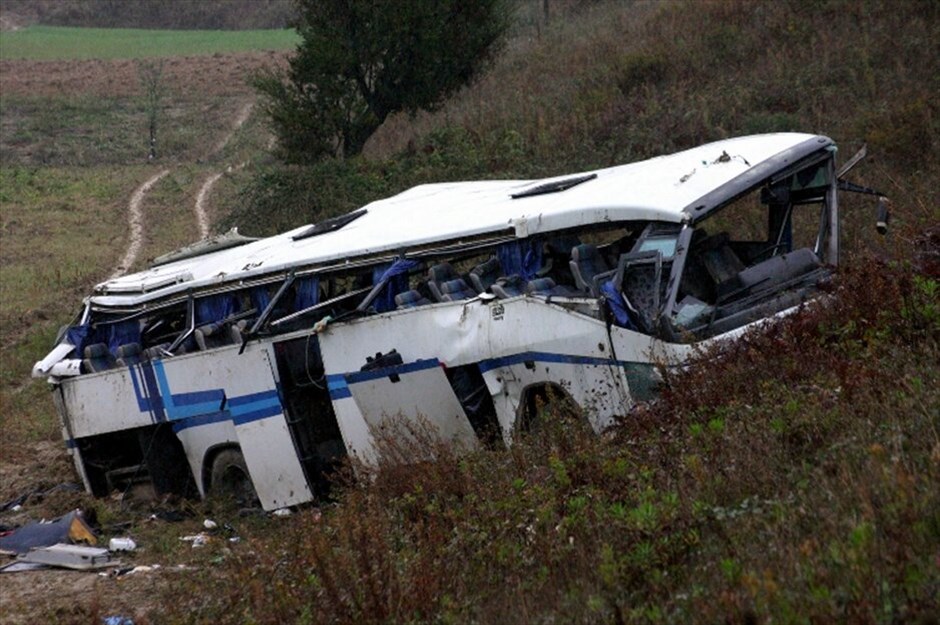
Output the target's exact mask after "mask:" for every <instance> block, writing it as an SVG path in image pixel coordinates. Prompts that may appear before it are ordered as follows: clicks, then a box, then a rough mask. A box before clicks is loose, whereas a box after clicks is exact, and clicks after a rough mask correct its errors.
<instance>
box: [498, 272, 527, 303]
mask: <svg viewBox="0 0 940 625" xmlns="http://www.w3.org/2000/svg"><path fill="white" fill-rule="evenodd" d="M525 286H526V283H525V280H523V279H522V278H521V277H520V276H518V275H516V274H513V275H511V276H509V277H508V278H507V277H503V278H500V279H499V280H497V281H496V282H494V283H493V285H492V286H490V290H491V291H492V292H493V295H495V296H496V297H498V298H499V299H506V298H508V297H515V296H516V295H522V294H523V293H524V292H525Z"/></svg>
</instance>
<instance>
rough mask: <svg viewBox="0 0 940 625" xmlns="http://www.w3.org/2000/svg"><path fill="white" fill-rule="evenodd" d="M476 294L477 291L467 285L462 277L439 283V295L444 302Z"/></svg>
mask: <svg viewBox="0 0 940 625" xmlns="http://www.w3.org/2000/svg"><path fill="white" fill-rule="evenodd" d="M476 296H477V292H476V291H474V290H473V289H471V288H470V287H469V286H467V283H466V281H464V279H463V278H455V279H453V280H448V281H447V282H445V283H443V284H441V297H442V298H443V300H444V301H445V302H456V301H459V300H463V299H470V298H472V297H476Z"/></svg>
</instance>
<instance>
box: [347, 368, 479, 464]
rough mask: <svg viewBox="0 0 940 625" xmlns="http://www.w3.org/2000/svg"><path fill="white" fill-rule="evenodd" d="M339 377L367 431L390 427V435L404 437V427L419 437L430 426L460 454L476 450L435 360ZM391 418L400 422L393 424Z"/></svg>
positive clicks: (458, 403)
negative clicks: (456, 447)
mask: <svg viewBox="0 0 940 625" xmlns="http://www.w3.org/2000/svg"><path fill="white" fill-rule="evenodd" d="M386 373H387V375H386ZM345 377H346V383H347V385H348V387H349V392H350V394H351V395H352V397H353V399H354V400H355V401H356V405H357V406H358V407H359V410H360V412H361V413H362V415H363V416H364V418H365V421H366V423H367V424H368V425H369V427H370V428H371V429H372V430H373V431H376V432H379V431H382V430H383V429H385V428H386V427H391V428H392V429H391V430H390V431H391V432H392V433H399V432H401V433H403V434H404V433H408V432H407V431H408V429H409V428H414V430H415V432H413V433H423V432H424V430H425V429H426V428H427V426H428V425H430V426H432V427H433V428H434V429H435V434H436V435H437V436H439V437H440V438H441V439H442V440H446V441H450V442H453V443H456V444H457V445H458V446H460V447H463V448H465V449H466V448H473V447H476V445H477V438H476V434H474V432H473V427H471V425H470V421H469V420H468V419H467V415H466V413H465V412H464V410H463V408H462V407H461V405H460V401H459V400H458V399H457V396H456V395H455V394H454V390H453V388H451V386H450V382H448V380H447V376H446V375H445V374H444V370H443V369H442V368H441V366H440V363H439V362H438V361H437V359H431V360H425V361H418V362H416V363H412V364H406V365H405V366H400V367H393V368H391V369H390V370H388V371H380V372H371V371H364V372H359V373H352V374H348V375H346V376H345ZM396 419H400V420H401V422H399V423H397V424H396V423H395V420H396ZM390 420H391V421H390ZM402 429H404V430H405V431H404V432H402Z"/></svg>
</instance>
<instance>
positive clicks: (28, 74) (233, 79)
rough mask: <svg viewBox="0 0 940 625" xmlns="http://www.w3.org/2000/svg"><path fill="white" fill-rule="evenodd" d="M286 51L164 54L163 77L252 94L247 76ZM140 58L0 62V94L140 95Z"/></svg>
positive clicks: (179, 86) (193, 89)
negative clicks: (167, 55) (168, 56)
mask: <svg viewBox="0 0 940 625" xmlns="http://www.w3.org/2000/svg"><path fill="white" fill-rule="evenodd" d="M286 56H287V55H286V53H285V52H282V51H264V52H240V53H232V54H221V53H219V54H213V55H211V56H188V57H171V58H166V59H163V60H162V62H163V63H164V65H163V78H164V80H166V81H167V83H168V84H169V85H171V86H172V88H173V89H174V90H177V91H178V92H180V93H198V94H199V96H200V97H212V96H223V95H240V94H250V93H252V89H251V87H250V85H248V83H247V82H246V80H247V77H248V76H250V75H252V74H254V73H256V72H258V71H261V70H263V69H265V68H271V67H276V66H281V65H283V64H284V62H285V59H286ZM138 67H139V62H138V61H136V60H133V59H121V60H98V59H90V60H69V61H32V60H20V59H16V60H3V61H0V93H3V94H4V95H5V96H56V97H61V96H63V95H79V94H84V95H100V96H104V97H109V98H119V97H129V96H139V95H142V91H141V84H140V80H139V77H138Z"/></svg>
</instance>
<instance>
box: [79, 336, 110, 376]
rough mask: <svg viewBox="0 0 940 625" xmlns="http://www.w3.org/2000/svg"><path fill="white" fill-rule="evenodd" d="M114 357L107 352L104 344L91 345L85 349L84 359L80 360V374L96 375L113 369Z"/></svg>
mask: <svg viewBox="0 0 940 625" xmlns="http://www.w3.org/2000/svg"><path fill="white" fill-rule="evenodd" d="M114 365H115V362H114V356H112V355H111V352H110V351H108V346H107V345H105V344H104V343H93V344H91V345H88V346H86V347H85V358H84V359H83V360H82V368H81V369H82V372H84V373H96V372H98V371H107V370H108V369H113V368H114Z"/></svg>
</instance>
